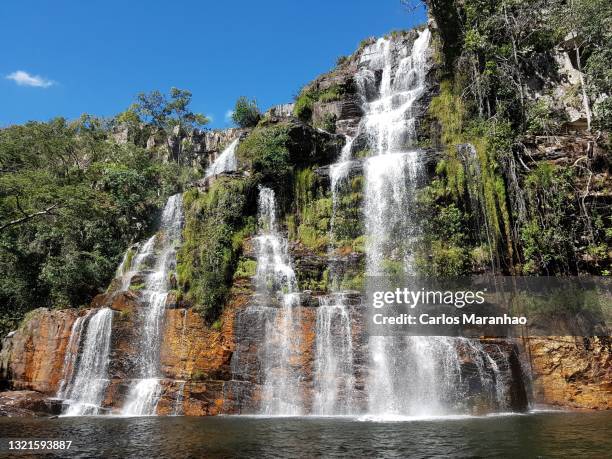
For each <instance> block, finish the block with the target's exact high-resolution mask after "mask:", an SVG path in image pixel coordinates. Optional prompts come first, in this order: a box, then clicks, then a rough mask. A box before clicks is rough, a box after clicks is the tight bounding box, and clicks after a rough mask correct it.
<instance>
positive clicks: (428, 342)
mask: <svg viewBox="0 0 612 459" xmlns="http://www.w3.org/2000/svg"><path fill="white" fill-rule="evenodd" d="M429 38H430V34H429V31H428V30H427V29H425V30H424V31H422V32H420V33H419V36H418V38H417V39H416V40H415V42H414V44H413V47H412V50H411V51H410V53H408V50H406V49H402V48H400V49H397V48H396V47H395V43H394V42H392V41H391V40H389V39H387V38H381V39H379V40H377V41H376V42H375V43H373V44H371V45H369V46H368V47H367V48H366V49H365V50H364V52H363V54H362V57H361V64H362V65H363V66H364V68H363V69H362V71H361V72H360V73H359V74H358V75H357V81H358V88H359V89H360V92H361V94H362V100H363V101H364V102H363V108H364V112H365V115H364V117H363V119H362V121H361V126H360V127H361V128H362V129H363V131H365V133H366V134H367V138H368V140H369V144H370V147H371V155H370V156H369V157H368V158H367V160H366V161H365V164H364V176H365V190H364V192H365V196H364V219H365V230H366V239H367V242H366V274H367V275H368V276H369V277H368V279H369V280H371V279H373V278H375V277H376V276H381V277H384V276H389V275H391V274H394V273H403V274H404V276H407V275H413V274H415V272H414V260H413V247H412V246H413V244H414V242H415V241H416V240H417V238H418V232H419V225H418V222H417V221H416V218H415V217H414V209H415V194H416V190H417V189H418V187H419V185H421V184H422V183H421V182H422V176H423V167H422V165H421V163H420V159H419V151H418V149H415V148H414V144H415V141H416V129H415V126H416V115H417V113H416V108H417V106H416V104H415V102H417V101H418V99H419V98H420V97H421V96H422V95H423V94H424V92H425V75H426V71H427V66H426V62H427V50H428V45H429ZM375 72H380V85H379V87H378V90H376V87H375V81H376V79H375V78H374V74H375ZM369 350H370V372H369V378H368V381H367V393H368V413H369V414H375V415H384V416H389V415H422V414H443V413H445V412H446V407H445V399H446V398H447V394H451V393H453V391H454V388H453V383H455V382H457V381H458V379H460V377H461V368H460V365H459V358H458V356H457V350H456V347H455V343H454V342H453V340H452V339H448V338H443V337H440V338H438V337H390V336H372V337H370V339H369Z"/></svg>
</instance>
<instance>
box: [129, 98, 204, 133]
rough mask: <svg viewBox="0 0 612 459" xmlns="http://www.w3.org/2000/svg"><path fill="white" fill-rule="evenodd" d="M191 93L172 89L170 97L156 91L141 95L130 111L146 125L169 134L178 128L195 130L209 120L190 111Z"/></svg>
mask: <svg viewBox="0 0 612 459" xmlns="http://www.w3.org/2000/svg"><path fill="white" fill-rule="evenodd" d="M191 97H192V94H191V91H189V90H187V89H178V88H174V87H172V88H170V97H169V98H168V97H166V95H164V94H162V93H161V92H160V91H158V90H155V91H151V92H150V93H148V94H147V93H142V92H141V93H140V94H138V96H137V97H136V103H135V104H133V105H132V106H131V107H130V108H129V109H128V110H130V111H132V112H134V113H135V114H136V115H138V116H139V118H140V119H142V120H143V121H145V122H146V123H149V124H152V125H154V126H156V127H158V128H160V129H162V130H164V131H166V132H167V133H170V132H171V131H172V130H173V129H174V128H175V127H176V126H179V127H180V129H181V130H185V129H193V128H196V127H201V126H204V125H206V124H208V121H209V120H208V118H206V116H204V115H202V114H201V113H194V112H192V111H191V110H190V109H189V104H190V103H191Z"/></svg>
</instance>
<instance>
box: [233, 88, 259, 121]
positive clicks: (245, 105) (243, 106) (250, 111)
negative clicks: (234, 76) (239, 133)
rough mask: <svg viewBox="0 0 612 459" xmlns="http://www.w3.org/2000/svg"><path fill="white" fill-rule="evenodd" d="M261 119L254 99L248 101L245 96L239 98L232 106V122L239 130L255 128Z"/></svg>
mask: <svg viewBox="0 0 612 459" xmlns="http://www.w3.org/2000/svg"><path fill="white" fill-rule="evenodd" d="M260 119H261V112H260V111H259V108H258V107H257V101H256V100H255V99H252V100H249V99H248V98H247V97H245V96H240V97H239V98H238V100H237V101H236V105H235V106H234V111H233V113H232V121H233V122H234V123H236V124H237V125H238V126H240V127H241V128H248V127H254V126H257V123H258V122H259V120H260Z"/></svg>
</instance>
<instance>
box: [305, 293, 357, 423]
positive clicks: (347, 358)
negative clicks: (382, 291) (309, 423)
mask: <svg viewBox="0 0 612 459" xmlns="http://www.w3.org/2000/svg"><path fill="white" fill-rule="evenodd" d="M319 301H320V304H319V308H318V310H317V322H316V329H315V333H316V342H315V346H316V348H315V368H314V371H315V373H314V402H313V409H312V412H313V413H314V414H317V415H346V414H353V413H354V412H355V403H354V391H355V373H354V368H353V336H352V329H351V317H350V314H349V311H348V307H347V305H346V301H345V299H344V297H343V296H342V295H341V294H333V295H330V296H328V297H322V298H320V300H319Z"/></svg>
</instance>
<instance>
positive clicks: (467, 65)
mask: <svg viewBox="0 0 612 459" xmlns="http://www.w3.org/2000/svg"><path fill="white" fill-rule="evenodd" d="M585 11H588V12H589V14H588V20H587V16H585ZM611 12H612V8H611V7H610V6H609V2H603V1H599V0H597V1H594V2H588V1H582V0H576V1H574V2H564V1H556V0H553V1H552V2H546V5H544V2H536V3H535V4H534V2H531V1H526V0H518V1H513V2H502V1H493V2H482V1H480V0H466V1H464V2H455V1H452V0H448V1H442V2H436V3H434V4H433V5H432V14H433V15H434V17H435V18H436V19H437V21H438V23H439V26H440V28H439V29H438V31H439V33H440V35H439V36H438V37H436V38H435V39H434V43H435V44H436V46H437V47H438V50H437V52H436V53H435V56H437V57H438V58H439V59H442V60H443V62H440V63H441V64H443V66H442V67H441V70H440V76H441V79H442V84H441V88H440V93H439V95H438V96H436V97H435V98H434V99H433V101H432V103H431V106H430V110H429V116H430V117H431V119H432V120H435V123H436V124H437V126H439V127H440V128H441V130H440V137H441V138H440V140H441V141H442V144H443V145H444V146H445V147H446V149H445V157H444V158H443V160H442V161H440V162H439V164H438V166H437V169H436V179H435V180H434V181H433V182H432V183H431V184H430V185H429V186H428V187H427V189H426V190H425V191H424V193H423V194H422V196H421V197H420V199H421V202H420V204H421V211H422V212H424V215H431V216H433V217H431V218H430V219H429V220H428V228H427V229H425V231H424V232H425V237H424V242H423V247H421V248H420V249H419V250H418V253H417V264H418V265H419V266H420V268H421V269H422V270H423V271H425V272H427V273H430V274H452V275H456V274H461V273H466V272H470V271H482V270H483V269H493V270H495V271H502V272H506V273H517V272H521V273H529V274H537V273H548V274H556V273H576V272H579V271H581V270H584V269H586V270H588V271H590V272H595V273H600V272H601V273H605V272H606V271H607V265H609V261H608V262H606V261H605V259H606V256H605V255H604V253H605V252H606V250H605V247H607V246H609V239H607V236H606V232H605V228H606V227H609V225H610V221H609V219H606V218H604V216H603V215H602V214H601V210H599V209H598V208H597V207H596V206H593V205H588V204H587V203H586V201H585V194H584V193H585V192H584V191H583V190H584V189H585V187H587V189H588V183H590V181H591V178H592V177H593V174H594V172H593V170H592V164H591V163H590V162H589V161H588V159H586V158H582V159H581V160H579V161H578V162H577V163H576V164H574V165H572V166H567V167H564V168H561V169H558V168H557V167H556V166H553V165H550V164H546V163H543V164H537V163H536V164H534V163H533V162H532V161H531V160H530V159H528V158H524V159H523V158H522V155H523V153H524V148H525V147H524V145H523V139H524V135H525V134H535V135H555V134H559V133H561V132H562V127H563V125H564V123H565V122H566V121H567V115H566V114H565V111H564V110H562V106H561V104H560V102H561V101H559V100H556V99H555V97H556V96H554V94H553V93H552V91H550V90H549V89H546V90H545V91H544V95H543V96H542V95H541V93H540V94H538V97H537V98H536V97H535V96H534V94H533V90H532V88H533V87H534V85H535V86H538V85H541V86H542V87H545V88H546V86H545V85H547V84H550V82H555V81H557V76H556V73H555V72H556V71H557V67H556V66H555V65H553V64H552V62H553V54H554V49H555V47H556V46H557V45H558V44H559V43H564V44H563V46H564V47H565V48H566V49H568V47H569V48H572V46H574V49H573V50H572V49H569V52H570V56H572V59H573V60H574V61H577V65H578V66H579V67H580V66H581V62H582V68H583V69H584V70H585V74H584V75H583V77H584V78H583V81H582V82H581V84H580V85H578V87H576V88H574V91H573V92H572V91H570V92H571V94H569V93H568V94H567V96H566V97H565V99H564V100H563V101H562V102H563V103H565V104H568V103H570V104H571V105H572V106H573V107H574V108H577V109H580V110H583V111H585V112H586V113H587V117H589V116H590V115H589V112H590V106H591V105H593V103H594V101H595V100H596V99H597V98H598V95H599V94H606V93H609V90H610V87H609V86H606V81H607V82H608V83H609V79H608V80H606V79H605V78H603V79H602V78H601V76H603V75H604V74H605V71H604V68H605V65H606V64H603V67H602V65H599V64H601V63H602V62H608V68H609V59H607V60H606V58H604V57H603V56H604V55H605V53H606V51H605V50H607V49H609V43H610V40H611V39H612V33H610V32H609V30H610V27H607V26H605V25H604V24H608V25H609V23H610V21H611V20H612V19H611V18H612V15H611ZM564 18H567V20H564ZM453 37H455V38H453ZM568 37H569V39H568ZM572 37H573V38H572ZM567 40H569V41H567ZM451 41H453V43H450V42H451ZM587 62H589V63H591V67H590V68H591V70H589V65H588V64H587ZM575 65H576V64H575ZM528 82H529V84H528ZM570 97H571V100H570V99H569V98H570ZM604 100H605V99H604ZM600 106H601V109H602V110H604V111H605V105H601V104H600ZM597 123H598V121H597V117H596V116H594V123H593V125H594V126H603V125H604V124H605V123H604V122H603V120H601V119H600V120H599V124H597ZM602 123H603V124H602ZM432 126H433V125H432ZM432 132H433V133H435V132H436V131H435V129H432ZM462 145H463V146H462ZM468 145H469V146H468ZM525 161H527V162H528V163H529V166H527V165H526V164H525ZM552 171H554V172H552ZM442 215H443V216H444V218H443V219H442V221H439V218H438V216H442ZM544 215H545V216H544ZM449 227H450V228H452V229H453V230H452V233H450V234H449V233H448V232H447V231H446V229H448V228H449ZM432 235H435V236H432ZM585 260H586V261H587V263H586V264H585V263H584V261H585Z"/></svg>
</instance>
